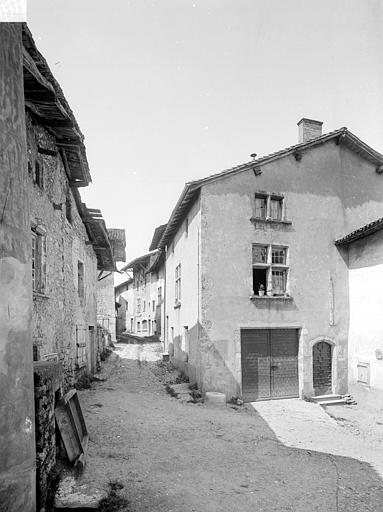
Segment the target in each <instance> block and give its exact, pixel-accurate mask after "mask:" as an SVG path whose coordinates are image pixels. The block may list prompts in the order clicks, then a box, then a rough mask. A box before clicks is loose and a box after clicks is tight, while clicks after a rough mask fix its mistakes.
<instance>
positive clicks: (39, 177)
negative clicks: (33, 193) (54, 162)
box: [34, 160, 44, 188]
mask: <svg viewBox="0 0 383 512" xmlns="http://www.w3.org/2000/svg"><path fill="white" fill-rule="evenodd" d="M34 182H35V183H36V185H38V186H39V187H40V188H44V168H43V164H42V162H39V161H38V160H36V162H35V173H34Z"/></svg>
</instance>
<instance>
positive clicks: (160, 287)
mask: <svg viewBox="0 0 383 512" xmlns="http://www.w3.org/2000/svg"><path fill="white" fill-rule="evenodd" d="M157 294H158V296H157V301H158V303H160V302H161V301H162V286H159V287H158V290H157Z"/></svg>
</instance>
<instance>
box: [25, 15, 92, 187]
mask: <svg viewBox="0 0 383 512" xmlns="http://www.w3.org/2000/svg"><path fill="white" fill-rule="evenodd" d="M22 36H23V74H24V99H25V108H26V109H27V110H29V111H30V113H31V115H32V116H33V117H34V118H35V119H36V121H37V122H38V123H40V124H41V125H42V126H44V127H46V128H47V129H48V130H49V131H50V133H52V134H53V135H54V137H55V139H56V144H57V146H58V148H59V150H60V155H61V157H62V159H63V162H64V167H65V171H66V173H67V176H68V179H69V183H70V185H71V186H72V187H84V186H87V185H89V183H90V182H91V176H90V171H89V165H88V160H87V156H86V150H85V145H84V136H83V134H82V133H81V131H80V128H79V126H78V124H77V121H76V119H75V117H74V114H73V112H72V110H71V108H70V106H69V104H68V102H67V100H66V98H65V96H64V93H63V91H62V89H61V87H60V85H59V84H58V82H57V80H56V79H55V78H54V76H53V74H52V72H51V70H50V68H49V66H48V63H47V61H46V60H45V58H44V57H43V56H42V55H41V53H40V52H39V51H38V50H37V47H36V44H35V42H34V40H33V37H32V34H31V32H30V30H29V28H28V27H27V25H26V24H25V23H23V32H22Z"/></svg>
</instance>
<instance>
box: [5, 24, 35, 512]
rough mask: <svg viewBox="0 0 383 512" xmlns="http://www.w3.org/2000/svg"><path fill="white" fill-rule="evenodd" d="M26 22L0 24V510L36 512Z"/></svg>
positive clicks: (7, 511)
mask: <svg viewBox="0 0 383 512" xmlns="http://www.w3.org/2000/svg"><path fill="white" fill-rule="evenodd" d="M22 63H23V53H22V39H21V23H0V112H1V115H0V147H1V151H0V169H1V172H0V212H1V214H0V290H1V294H0V389H1V393H0V461H1V464H0V510H1V511H4V512H5V511H6V512H19V511H21V510H23V511H25V512H34V511H35V509H36V483H35V478H36V476H35V475H36V469H35V443H34V424H35V420H34V396H33V363H32V346H31V341H30V340H31V315H32V300H31V297H32V282H31V271H30V267H31V254H30V224H29V222H30V221H29V216H28V208H29V197H28V176H27V171H26V169H27V146H26V135H25V117H24V92H23V68H22Z"/></svg>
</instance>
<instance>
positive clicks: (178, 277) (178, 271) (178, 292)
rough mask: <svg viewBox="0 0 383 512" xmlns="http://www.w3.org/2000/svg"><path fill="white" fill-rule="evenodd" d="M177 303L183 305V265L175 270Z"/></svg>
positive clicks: (175, 296) (179, 265)
mask: <svg viewBox="0 0 383 512" xmlns="http://www.w3.org/2000/svg"><path fill="white" fill-rule="evenodd" d="M174 298H175V303H176V305H179V304H181V263H179V264H178V265H177V266H176V268H175V295H174Z"/></svg>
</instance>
